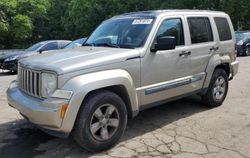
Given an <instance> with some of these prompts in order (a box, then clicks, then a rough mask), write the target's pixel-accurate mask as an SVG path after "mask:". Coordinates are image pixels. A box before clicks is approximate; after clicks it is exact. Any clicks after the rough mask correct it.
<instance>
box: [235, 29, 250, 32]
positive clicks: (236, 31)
mask: <svg viewBox="0 0 250 158" xmlns="http://www.w3.org/2000/svg"><path fill="white" fill-rule="evenodd" d="M235 33H250V30H244V31H235Z"/></svg>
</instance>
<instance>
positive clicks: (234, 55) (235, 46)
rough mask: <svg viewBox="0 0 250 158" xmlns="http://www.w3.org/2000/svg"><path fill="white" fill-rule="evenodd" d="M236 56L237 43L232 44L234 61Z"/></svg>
mask: <svg viewBox="0 0 250 158" xmlns="http://www.w3.org/2000/svg"><path fill="white" fill-rule="evenodd" d="M236 57H237V45H236V44H234V54H233V58H232V59H233V61H236Z"/></svg>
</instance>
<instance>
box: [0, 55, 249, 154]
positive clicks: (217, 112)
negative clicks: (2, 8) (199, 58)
mask: <svg viewBox="0 0 250 158" xmlns="http://www.w3.org/2000/svg"><path fill="white" fill-rule="evenodd" d="M238 60H239V61H240V69H239V74H238V75H237V76H236V77H235V79H234V80H233V81H231V82H230V89H229V93H228V96H227V98H226V100H225V102H224V104H223V105H222V106H221V107H218V108H213V109H210V108H207V107H205V106H203V105H202V104H201V103H200V99H199V97H197V96H192V97H189V98H185V99H182V100H178V101H175V102H171V103H168V104H165V105H162V106H159V107H156V108H152V109H149V110H146V111H143V112H141V113H140V114H139V116H138V117H136V118H135V119H133V120H129V123H128V127H127V129H126V132H125V134H124V136H123V137H122V139H121V141H120V142H119V143H118V144H117V145H116V146H115V147H114V148H112V149H110V150H109V151H105V152H103V153H88V152H86V151H85V150H84V149H81V148H80V147H79V146H78V145H77V144H76V143H75V142H74V141H73V140H72V139H71V138H69V139H59V138H55V137H52V136H49V135H47V134H44V133H43V132H41V131H40V130H39V129H37V128H36V127H35V126H34V125H32V124H30V123H29V122H27V121H26V120H24V119H23V118H22V117H21V116H20V114H19V113H18V112H17V111H16V110H14V109H12V108H10V107H9V106H8V105H7V102H6V95H5V91H6V89H7V87H8V85H9V83H10V82H11V81H12V80H14V79H15V78H16V76H15V75H13V74H11V73H8V72H1V71H0V157H1V158H12V157H13V158H15V157H24V158H29V157H37V158H38V157H50V158H51V157H52V158H53V157H65V158H78V157H101V158H109V157H146V158H147V157H172V158H200V157H201V158H202V157H203V158H247V157H249V158H250V132H249V131H250V89H249V87H250V57H242V58H238ZM248 77H249V78H248Z"/></svg>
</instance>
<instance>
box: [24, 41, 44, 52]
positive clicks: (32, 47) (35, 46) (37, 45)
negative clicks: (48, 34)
mask: <svg viewBox="0 0 250 158" xmlns="http://www.w3.org/2000/svg"><path fill="white" fill-rule="evenodd" d="M42 45H43V43H41V42H39V43H36V44H34V45H32V46H31V47H29V48H28V49H26V51H37V49H38V48H40V47H41V46H42Z"/></svg>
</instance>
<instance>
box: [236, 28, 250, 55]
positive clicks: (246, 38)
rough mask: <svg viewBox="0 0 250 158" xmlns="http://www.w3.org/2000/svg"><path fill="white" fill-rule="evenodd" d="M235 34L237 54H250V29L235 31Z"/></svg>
mask: <svg viewBox="0 0 250 158" xmlns="http://www.w3.org/2000/svg"><path fill="white" fill-rule="evenodd" d="M235 35H236V41H237V43H236V45H237V55H239V56H240V55H243V56H248V55H250V31H237V32H235Z"/></svg>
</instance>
